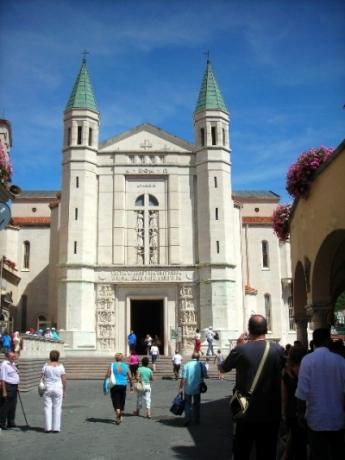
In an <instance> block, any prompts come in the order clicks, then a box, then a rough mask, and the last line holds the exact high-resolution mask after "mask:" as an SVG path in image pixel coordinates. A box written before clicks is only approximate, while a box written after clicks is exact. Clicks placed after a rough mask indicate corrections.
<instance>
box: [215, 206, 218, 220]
mask: <svg viewBox="0 0 345 460" xmlns="http://www.w3.org/2000/svg"><path fill="white" fill-rule="evenodd" d="M215 217H216V220H218V208H216V209H215Z"/></svg>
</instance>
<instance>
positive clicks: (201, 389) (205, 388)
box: [200, 382, 207, 393]
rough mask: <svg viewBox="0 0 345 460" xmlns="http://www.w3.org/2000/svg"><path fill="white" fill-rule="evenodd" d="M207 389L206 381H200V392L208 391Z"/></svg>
mask: <svg viewBox="0 0 345 460" xmlns="http://www.w3.org/2000/svg"><path fill="white" fill-rule="evenodd" d="M206 391H207V385H206V383H205V382H201V383H200V393H206Z"/></svg>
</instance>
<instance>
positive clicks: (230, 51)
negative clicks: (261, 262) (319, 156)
mask: <svg viewBox="0 0 345 460" xmlns="http://www.w3.org/2000/svg"><path fill="white" fill-rule="evenodd" d="M0 8H1V9H0V46H1V54H0V117H2V118H7V119H9V120H10V121H11V123H12V128H13V148H12V153H11V156H12V162H13V165H14V170H15V174H14V177H13V181H14V182H15V183H16V184H18V185H20V186H21V187H22V188H23V189H26V190H28V189H59V188H60V177H61V174H60V173H61V145H62V128H63V127H62V116H63V110H64V107H65V104H66V102H67V99H68V97H69V94H70V92H71V89H72V86H73V82H74V80H75V77H76V75H77V73H78V71H79V67H80V63H81V51H82V50H83V49H84V48H86V49H88V50H89V52H90V55H89V58H88V68H89V73H90V76H91V80H92V83H93V87H94V91H95V95H96V99H97V103H98V108H99V110H100V112H101V136H100V139H101V140H102V141H103V140H105V139H107V138H109V137H112V136H114V135H116V134H119V133H120V132H122V131H125V130H127V129H129V128H132V127H134V126H136V125H138V124H140V123H143V122H148V123H152V124H154V125H157V126H159V127H160V128H163V129H165V130H167V131H168V132H170V133H172V134H175V135H177V136H180V137H182V138H184V139H186V140H188V141H191V142H193V139H194V131H193V124H192V114H193V110H194V108H195V104H196V100H197V96H198V92H199V89H200V84H201V79H202V76H203V73H204V70H205V64H206V57H205V55H204V52H205V51H206V50H209V51H210V56H211V61H212V65H213V69H214V71H215V74H216V78H217V81H218V84H219V86H220V88H221V91H222V94H223V96H224V99H225V102H226V104H227V106H228V108H229V110H230V116H231V127H230V136H231V144H232V161H233V170H232V177H233V188H234V189H238V190H240V189H267V190H273V191H275V192H277V193H279V194H281V195H282V199H283V201H286V200H287V199H288V197H287V194H286V192H285V177H286V172H287V169H288V166H289V165H290V164H291V163H292V162H293V161H294V160H295V159H296V158H297V156H298V155H299V154H300V152H302V151H303V150H305V149H307V148H309V147H315V146H318V145H321V144H323V145H327V146H337V145H338V144H339V143H340V142H341V140H342V139H343V138H344V122H345V110H344V109H343V108H342V107H343V105H344V103H345V94H344V81H345V78H344V77H345V61H344V56H345V28H344V26H343V25H344V17H345V5H344V2H342V1H336V0H328V1H326V0H325V1H317V0H310V1H304V0H299V1H294V0H290V1H287V0H286V1H285V0H284V1H283V0H276V1H265V0H260V1H259V0H241V1H235V0H227V1H225V0H224V1H221V0H219V1H218V0H198V1H193V0H188V1H187V0H184V1H179V0H159V1H158V0H157V1H146V0H141V1H139V0H137V1H131V0H99V1H97V2H96V1H89V0H83V1H80V0H73V1H72V0H70V1H67V0H66V1H63V0H59V1H53V0H51V1H49V0H45V1H43V0H37V1H36V0H0Z"/></svg>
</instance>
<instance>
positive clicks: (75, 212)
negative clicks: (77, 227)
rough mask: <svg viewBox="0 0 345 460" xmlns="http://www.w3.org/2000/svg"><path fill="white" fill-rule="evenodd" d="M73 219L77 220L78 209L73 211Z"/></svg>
mask: <svg viewBox="0 0 345 460" xmlns="http://www.w3.org/2000/svg"><path fill="white" fill-rule="evenodd" d="M74 219H75V220H78V208H75V209H74Z"/></svg>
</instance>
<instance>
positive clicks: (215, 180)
mask: <svg viewBox="0 0 345 460" xmlns="http://www.w3.org/2000/svg"><path fill="white" fill-rule="evenodd" d="M214 188H218V179H217V177H216V176H215V177H214Z"/></svg>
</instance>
